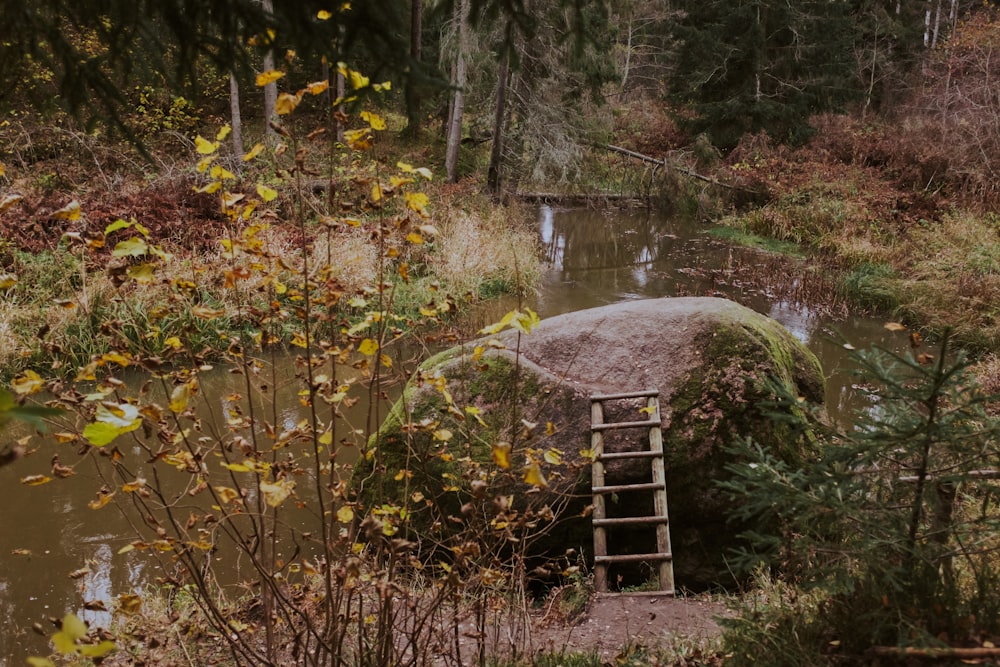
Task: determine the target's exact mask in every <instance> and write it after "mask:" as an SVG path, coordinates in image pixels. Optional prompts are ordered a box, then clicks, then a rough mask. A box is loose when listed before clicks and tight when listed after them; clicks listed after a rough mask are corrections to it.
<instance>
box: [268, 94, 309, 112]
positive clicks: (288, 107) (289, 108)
mask: <svg viewBox="0 0 1000 667" xmlns="http://www.w3.org/2000/svg"><path fill="white" fill-rule="evenodd" d="M301 101H302V93H301V92H299V93H298V94H296V95H292V94H291V93H281V94H280V95H278V101H277V102H275V104H274V111H275V113H277V114H278V115H279V116H287V115H288V114H290V113H292V112H293V111H295V107H297V106H299V102H301Z"/></svg>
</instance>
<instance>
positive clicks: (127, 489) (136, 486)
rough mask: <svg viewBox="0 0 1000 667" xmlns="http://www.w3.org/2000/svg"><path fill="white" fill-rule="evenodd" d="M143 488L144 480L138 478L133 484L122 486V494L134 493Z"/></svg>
mask: <svg viewBox="0 0 1000 667" xmlns="http://www.w3.org/2000/svg"><path fill="white" fill-rule="evenodd" d="M145 486H146V480H144V479H142V478H141V477H140V478H138V479H137V480H135V481H134V482H128V483H126V484H122V491H123V492H124V493H135V492H136V491H138V490H140V489H142V488H143V487H145Z"/></svg>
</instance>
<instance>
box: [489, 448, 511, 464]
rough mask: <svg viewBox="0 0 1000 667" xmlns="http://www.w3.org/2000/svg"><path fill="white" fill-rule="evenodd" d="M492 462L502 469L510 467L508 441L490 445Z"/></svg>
mask: <svg viewBox="0 0 1000 667" xmlns="http://www.w3.org/2000/svg"><path fill="white" fill-rule="evenodd" d="M492 454H493V462H494V463H496V464H497V465H498V466H500V467H501V468H503V469H504V470H508V469H509V468H510V443H508V442H498V443H495V444H494V445H493V447H492Z"/></svg>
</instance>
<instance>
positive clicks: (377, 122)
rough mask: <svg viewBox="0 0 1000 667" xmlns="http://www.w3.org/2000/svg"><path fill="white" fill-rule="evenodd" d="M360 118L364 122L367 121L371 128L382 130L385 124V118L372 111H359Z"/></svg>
mask: <svg viewBox="0 0 1000 667" xmlns="http://www.w3.org/2000/svg"><path fill="white" fill-rule="evenodd" d="M361 120H363V121H365V122H366V123H368V125H369V126H370V127H371V128H372V129H373V130H384V129H385V127H386V125H385V119H384V118H382V117H381V116H379V115H378V114H376V113H372V112H370V111H362V112H361Z"/></svg>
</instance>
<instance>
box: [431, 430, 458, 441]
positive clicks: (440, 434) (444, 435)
mask: <svg viewBox="0 0 1000 667" xmlns="http://www.w3.org/2000/svg"><path fill="white" fill-rule="evenodd" d="M433 435H434V439H435V440H441V441H442V442H448V441H449V440H451V439H452V437H454V434H453V433H452V432H451V431H449V430H448V429H446V428H442V429H440V430H437V431H434V434H433Z"/></svg>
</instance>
